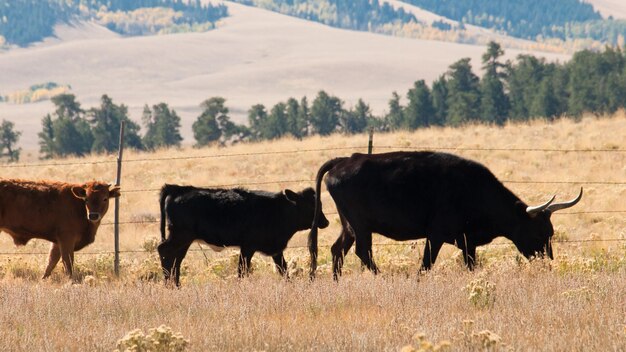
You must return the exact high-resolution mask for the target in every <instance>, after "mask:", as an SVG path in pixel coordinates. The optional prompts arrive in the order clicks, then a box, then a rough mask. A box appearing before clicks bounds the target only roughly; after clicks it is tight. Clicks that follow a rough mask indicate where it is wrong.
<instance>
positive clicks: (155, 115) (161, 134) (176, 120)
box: [142, 103, 183, 149]
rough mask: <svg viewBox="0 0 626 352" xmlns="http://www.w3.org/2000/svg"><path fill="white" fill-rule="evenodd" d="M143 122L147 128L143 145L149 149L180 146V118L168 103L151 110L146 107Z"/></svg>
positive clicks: (153, 107) (160, 104)
mask: <svg viewBox="0 0 626 352" xmlns="http://www.w3.org/2000/svg"><path fill="white" fill-rule="evenodd" d="M142 120H143V122H144V124H145V126H146V130H147V131H146V135H145V136H144V138H143V143H144V145H145V146H146V148H148V149H156V148H161V147H170V146H177V147H178V146H180V142H181V141H182V140H183V138H182V137H181V136H180V131H179V129H180V117H179V116H178V115H177V114H176V111H175V110H170V108H169V106H168V105H167V104H166V103H159V104H157V105H154V106H152V109H150V108H149V107H148V106H147V105H146V106H145V107H144V112H143V117H142Z"/></svg>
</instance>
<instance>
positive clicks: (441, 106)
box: [432, 75, 448, 126]
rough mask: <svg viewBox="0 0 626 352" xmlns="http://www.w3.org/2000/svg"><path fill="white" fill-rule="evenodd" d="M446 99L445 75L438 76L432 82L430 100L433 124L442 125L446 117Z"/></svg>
mask: <svg viewBox="0 0 626 352" xmlns="http://www.w3.org/2000/svg"><path fill="white" fill-rule="evenodd" d="M447 99H448V87H447V82H446V77H445V75H442V76H440V77H439V78H438V79H437V80H436V81H434V82H433V89H432V101H433V111H434V117H435V118H434V119H433V122H432V123H433V124H434V125H438V126H443V125H444V124H445V123H446V120H447V118H448V105H447V103H446V101H447Z"/></svg>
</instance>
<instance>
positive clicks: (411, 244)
mask: <svg viewBox="0 0 626 352" xmlns="http://www.w3.org/2000/svg"><path fill="white" fill-rule="evenodd" d="M422 241H424V239H422ZM600 242H607V243H611V242H626V238H606V239H581V240H558V241H552V244H553V245H555V244H556V245H561V244H563V245H575V244H581V243H600ZM331 246H332V244H319V245H318V247H319V248H330V247H331ZM372 246H373V247H403V246H404V247H407V248H413V249H415V248H418V247H423V245H422V244H420V243H419V242H417V240H412V241H402V242H394V243H385V242H382V243H381V242H379V243H376V242H374V243H372ZM489 247H515V244H513V243H512V242H498V243H490V244H487V245H484V246H480V247H478V248H479V249H480V248H489ZM224 248H225V249H226V248H232V249H235V248H236V247H224ZM293 249H302V250H308V247H307V246H287V248H286V249H285V250H293ZM208 250H211V249H210V248H207V247H201V248H189V250H188V252H204V251H208ZM49 253H50V252H0V255H4V256H7V255H46V254H49ZM114 253H115V252H114V251H81V252H77V253H76V254H77V255H78V254H80V255H112V254H114ZM119 253H135V254H137V253H143V254H155V253H156V252H155V251H149V250H145V249H126V250H120V251H119Z"/></svg>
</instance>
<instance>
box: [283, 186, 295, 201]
mask: <svg viewBox="0 0 626 352" xmlns="http://www.w3.org/2000/svg"><path fill="white" fill-rule="evenodd" d="M283 193H284V194H285V197H286V198H287V200H288V201H290V202H294V203H295V202H296V201H297V200H298V194H297V193H296V192H294V191H292V190H290V189H286V190H284V191H283Z"/></svg>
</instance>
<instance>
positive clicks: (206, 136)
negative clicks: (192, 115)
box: [191, 97, 229, 147]
mask: <svg viewBox="0 0 626 352" xmlns="http://www.w3.org/2000/svg"><path fill="white" fill-rule="evenodd" d="M225 101H226V100H225V99H224V98H221V97H213V98H210V99H207V100H205V101H204V102H202V104H200V107H201V108H202V109H203V110H202V113H201V114H200V116H198V118H197V119H196V121H195V122H194V123H193V125H192V126H191V129H192V130H193V137H194V138H195V140H196V147H202V146H206V145H209V144H211V143H213V142H217V141H219V140H220V138H221V137H222V134H223V131H222V129H220V125H219V123H218V116H220V117H222V118H221V120H222V121H229V120H228V115H227V114H228V108H226V107H225V106H224V103H225Z"/></svg>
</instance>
